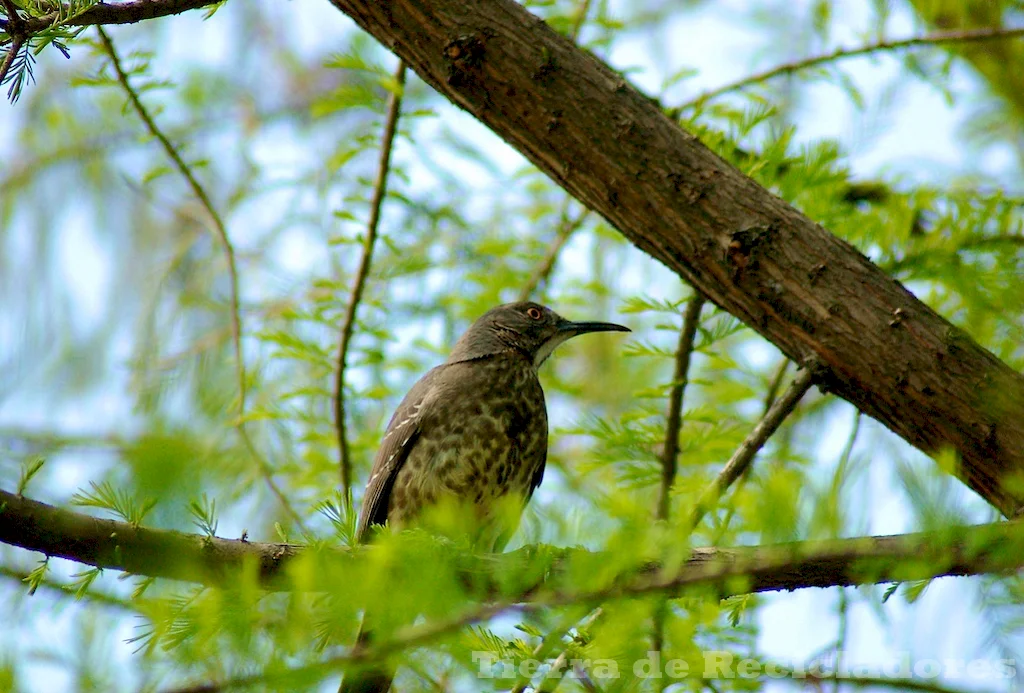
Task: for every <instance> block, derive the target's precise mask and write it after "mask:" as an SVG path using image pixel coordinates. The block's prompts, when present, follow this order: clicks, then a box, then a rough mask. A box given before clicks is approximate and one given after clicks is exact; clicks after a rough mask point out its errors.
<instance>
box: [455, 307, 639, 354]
mask: <svg viewBox="0 0 1024 693" xmlns="http://www.w3.org/2000/svg"><path fill="white" fill-rule="evenodd" d="M629 331H630V330H629V328H628V327H623V326H622V325H616V324H614V323H610V322H572V321H571V320H566V319H565V318H563V317H562V316H560V315H559V314H558V313H556V312H555V311H553V310H551V309H550V308H545V307H544V306H542V305H540V304H538V303H532V302H530V301H521V302H519V303H506V304H504V305H500V306H498V307H497V308H492V309H491V310H489V311H487V312H486V313H484V314H483V315H482V316H481V317H480V318H479V319H477V321H476V322H474V323H473V325H472V326H471V327H470V328H469V329H468V330H466V333H465V334H464V335H462V337H460V338H459V341H458V342H456V343H455V347H454V348H453V349H452V353H451V356H449V357H448V363H455V362H457V361H466V360H469V359H475V358H482V357H484V356H489V355H491V354H497V353H500V352H503V351H508V350H509V349H514V350H516V351H519V352H521V353H523V354H524V355H526V356H527V357H528V358H529V359H530V360H531V361H532V362H533V365H534V367H537V368H539V367H540V365H541V364H542V363H544V361H545V360H546V359H547V358H548V356H550V355H551V352H552V351H554V350H555V347H557V346H558V345H559V344H561V343H562V342H565V341H566V340H569V339H572V338H573V337H575V336H577V335H581V334H587V333H588V332H629Z"/></svg>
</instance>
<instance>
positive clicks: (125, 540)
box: [0, 491, 1024, 604]
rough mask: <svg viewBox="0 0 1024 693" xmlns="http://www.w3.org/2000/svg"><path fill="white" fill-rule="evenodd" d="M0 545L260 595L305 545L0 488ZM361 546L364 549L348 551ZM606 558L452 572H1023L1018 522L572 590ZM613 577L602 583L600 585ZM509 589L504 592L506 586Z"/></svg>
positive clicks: (531, 577)
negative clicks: (601, 578) (82, 507)
mask: <svg viewBox="0 0 1024 693" xmlns="http://www.w3.org/2000/svg"><path fill="white" fill-rule="evenodd" d="M0 542H3V543H5V544H11V545H13V546H20V547H22V548H25V549H29V550H32V551H39V552H42V553H44V554H46V555H47V556H57V557H60V558H66V559H68V560H72V561H77V562H79V563H84V564H87V565H92V566H96V567H99V568H109V569H115V570H123V571H127V572H131V573H135V574H137V575H143V576H151V577H161V578H171V579H175V580H183V581H187V582H194V583H199V584H205V585H211V586H221V585H224V584H226V583H231V582H233V581H234V580H236V579H237V575H238V573H239V572H240V571H244V570H247V569H251V568H250V566H253V567H255V575H256V576H257V579H258V582H259V584H260V585H261V586H262V587H264V588H265V589H268V590H292V589H296V587H295V584H294V583H293V581H292V580H291V579H290V577H289V573H288V568H289V566H290V565H292V564H293V562H295V561H297V560H299V559H300V558H301V557H303V555H304V554H305V552H306V551H307V549H305V548H304V547H301V546H296V545H294V544H273V543H264V542H250V541H244V540H241V539H237V540H231V539H220V538H215V537H205V536H201V535H196V534H186V533H183V532H175V531H170V530H158V529H147V528H143V527H133V526H131V525H129V524H127V523H124V522H118V521H115V520H103V519H98V518H95V517H91V516H88V515H84V514H81V513H76V512H72V511H69V510H64V509H62V508H56V507H54V506H52V505H48V504H46V503H40V502H39V501H34V500H31V499H28V498H25V497H23V496H18V495H16V494H13V493H9V492H6V491H0ZM360 550H361V551H372V550H373V547H369V548H364V549H360ZM317 557H318V558H319V560H321V561H324V563H323V564H321V565H322V567H323V570H317V571H313V572H314V574H315V575H317V576H319V578H320V579H321V580H322V584H320V583H317V582H313V583H308V582H307V583H304V585H303V586H304V587H305V588H308V589H324V590H330V589H337V585H338V583H337V581H336V580H335V578H334V577H333V575H332V571H331V570H330V565H331V564H332V563H334V564H337V563H338V562H340V561H346V560H353V559H356V560H358V556H353V554H352V552H349V551H344V550H337V551H320V552H319V553H318V554H317ZM608 560H609V558H608V557H607V556H605V555H603V554H601V553H599V552H588V551H586V550H583V549H553V548H550V547H537V546H527V547H524V548H522V549H519V550H517V551H512V552H510V553H507V554H498V555H492V556H482V557H478V558H475V559H472V560H469V561H467V563H466V565H465V572H464V575H465V577H466V578H467V584H469V583H472V584H473V585H474V587H476V588H479V589H480V590H481V591H482V593H483V595H484V596H486V595H487V594H490V595H497V594H502V595H504V598H505V599H506V600H507V599H508V598H509V597H510V596H511V597H512V598H513V599H515V600H518V599H523V600H526V601H533V600H537V601H538V602H539V603H541V604H544V603H562V602H569V601H573V600H575V599H580V600H595V601H600V600H602V599H604V598H608V597H615V596H621V595H630V594H643V593H655V592H663V593H671V594H674V593H677V592H678V591H679V590H681V589H683V588H694V587H702V588H706V589H709V590H711V591H713V592H714V593H715V594H717V595H719V596H727V595H730V594H740V593H747V592H770V591H777V590H795V589H801V588H807V587H835V586H846V585H860V584H873V583H879V582H891V581H894V580H921V579H928V578H932V577H938V576H945V575H976V574H982V573H1005V572H1012V571H1015V570H1019V569H1021V568H1022V567H1024V521H1020V520H1018V521H1014V522H1000V523H994V524H988V525H978V526H973V527H955V528H948V529H945V530H942V531H936V532H927V533H918V534H907V535H900V536H886V537H863V538H857V539H839V540H831V541H811V542H799V543H791V544H775V545H767V546H759V547H750V548H735V549H719V548H698V549H694V550H693V551H692V553H691V555H690V556H689V557H688V558H687V559H686V560H684V561H681V562H679V563H678V564H673V565H669V564H663V563H656V562H651V563H646V564H643V565H640V566H637V567H636V568H635V569H634V570H632V571H631V572H629V573H628V574H624V575H622V576H620V578H616V579H613V580H612V582H611V585H612V586H611V587H607V588H600V589H598V591H591V592H583V593H580V592H578V590H577V589H576V588H575V587H574V582H575V580H577V579H578V578H579V576H580V575H581V574H588V573H589V574H598V573H601V572H604V571H605V569H606V566H607V563H608ZM614 577H615V576H609V578H610V579H612V578H614ZM510 585H514V587H513V588H512V589H513V592H514V593H513V594H512V595H510V594H509V586H510Z"/></svg>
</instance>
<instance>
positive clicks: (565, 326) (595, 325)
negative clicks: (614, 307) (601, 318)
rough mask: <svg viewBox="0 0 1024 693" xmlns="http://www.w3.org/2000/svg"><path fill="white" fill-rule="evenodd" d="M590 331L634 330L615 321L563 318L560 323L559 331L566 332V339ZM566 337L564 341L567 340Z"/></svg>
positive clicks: (560, 332)
mask: <svg viewBox="0 0 1024 693" xmlns="http://www.w3.org/2000/svg"><path fill="white" fill-rule="evenodd" d="M588 332H632V330H631V329H629V328H628V327H623V326H622V325H616V324H615V323H613V322H572V321H571V320H563V321H562V322H560V323H558V333H559V334H560V335H561V334H565V335H566V337H565V339H569V338H570V337H575V336H576V335H580V334H587V333H588ZM565 339H563V340H562V341H565Z"/></svg>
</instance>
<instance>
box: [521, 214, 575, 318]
mask: <svg viewBox="0 0 1024 693" xmlns="http://www.w3.org/2000/svg"><path fill="white" fill-rule="evenodd" d="M568 204H569V200H568V199H566V209H565V210H563V212H562V218H561V220H560V221H559V223H558V230H557V231H556V232H555V239H554V240H553V241H552V242H551V246H550V247H549V248H548V252H547V253H546V254H545V255H544V257H543V259H541V261H540V262H539V263H538V264H537V267H536V268H535V269H534V270H533V274H531V275H530V278H529V279H527V280H526V284H524V285H523V288H522V290H521V291H520V292H519V300H520V301H526V300H528V299H529V298H530V296H531V295H532V294H533V292H534V291H536V290H537V287H539V286H540V285H541V284H543V283H544V282H546V281H547V280H548V277H550V276H551V272H552V271H554V269H555V263H556V262H558V256H559V254H560V253H561V252H562V248H564V247H565V244H566V243H568V242H569V239H570V238H571V237H572V235H573V234H574V233H576V232H577V231H578V230H579V229H580V227H581V226H583V224H584V222H586V220H587V218H588V217H589V216H590V210H589V209H587V208H586V207H584V208H583V210H582V211H580V213H579V214H577V215H576V217H575V218H573V219H570V218H569V210H568Z"/></svg>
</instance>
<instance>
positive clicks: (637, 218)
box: [331, 0, 1024, 516]
mask: <svg viewBox="0 0 1024 693" xmlns="http://www.w3.org/2000/svg"><path fill="white" fill-rule="evenodd" d="M331 3H332V4H333V5H334V6H335V7H337V8H338V9H339V10H341V11H342V12H344V13H345V14H347V15H348V16H350V17H351V18H352V19H354V20H355V22H356V23H357V24H358V25H359V26H360V27H361V28H363V29H364V30H365V31H367V32H368V33H370V34H372V35H373V36H374V37H376V38H377V39H378V40H379V41H380V42H381V43H382V44H384V45H385V46H386V47H388V48H389V49H391V50H393V51H394V52H395V53H396V54H398V56H399V57H400V58H402V59H403V60H405V61H406V62H407V63H408V64H409V65H410V67H411V68H412V69H414V70H415V71H416V72H417V74H418V75H419V76H420V77H421V78H422V79H423V80H425V81H426V82H427V83H428V84H430V85H431V86H432V87H433V88H435V89H436V90H437V91H439V92H440V93H442V94H443V95H445V96H446V97H447V98H449V99H450V100H451V101H452V102H453V103H455V104H456V105H458V106H459V107H461V108H463V109H465V110H466V111H468V112H469V113H471V114H473V115H474V116H475V117H476V118H478V119H479V120H480V121H481V122H483V123H484V124H486V125H487V126H488V127H490V128H491V129H492V130H493V131H494V132H495V133H497V134H498V135H500V136H501V137H502V138H503V139H505V140H506V141H507V142H509V143H510V144H511V145H512V146H513V147H515V148H516V149H517V150H519V151H520V152H521V153H522V154H523V155H524V156H526V157H527V158H528V159H529V160H530V161H532V162H533V163H534V164H535V165H537V166H538V167H539V168H540V169H541V170H543V171H544V172H545V173H547V174H548V175H549V176H551V177H552V178H553V179H554V180H555V181H556V182H557V183H558V184H559V185H561V186H562V187H564V188H565V189H566V190H567V191H569V192H570V193H571V194H573V195H574V196H576V197H577V198H578V199H579V200H580V201H581V202H582V203H583V204H585V205H586V206H587V207H589V208H591V209H593V210H595V211H597V212H599V213H600V214H602V215H603V216H604V217H605V218H606V219H607V220H608V221H609V222H610V223H611V224H613V225H614V226H615V227H616V228H618V229H619V231H620V232H622V234H623V235H625V236H626V237H627V238H628V239H629V240H630V241H632V242H633V243H634V244H635V245H636V246H637V247H639V248H640V249H641V250H643V251H645V252H646V253H648V254H650V255H651V256H652V257H654V258H656V259H657V260H659V261H661V262H662V263H664V264H665V265H666V266H668V267H669V268H671V269H672V270H673V271H675V272H676V273H677V274H678V275H679V276H680V277H681V278H682V279H683V280H685V281H686V282H688V283H689V284H691V285H692V286H693V287H695V288H696V289H697V290H698V291H700V292H701V293H702V294H704V295H705V296H706V297H708V298H709V299H710V300H711V301H713V302H714V303H715V304H717V305H718V306H720V307H722V308H723V309H725V310H727V311H729V312H730V313H732V314H733V315H735V316H737V317H738V318H740V319H741V320H743V321H744V322H745V323H746V324H747V325H749V326H750V327H752V328H753V329H755V330H756V331H757V332H759V333H760V334H761V335H763V336H764V337H765V338H766V339H768V340H770V341H771V342H772V343H773V344H775V345H776V346H777V347H778V348H779V349H780V350H782V352H783V353H785V354H786V355H787V356H788V357H789V358H791V359H793V360H794V361H796V362H797V363H804V362H805V361H807V360H809V359H811V358H813V359H816V360H817V361H818V362H820V363H821V364H822V366H823V368H824V370H825V371H826V373H825V375H826V376H827V377H826V378H825V379H824V381H823V382H822V381H819V382H822V384H821V385H819V387H822V389H827V390H830V391H834V392H835V393H836V394H838V395H839V396H841V397H843V398H844V399H846V400H848V401H849V402H851V403H852V404H854V405H855V406H856V407H858V408H859V409H860V410H861V411H863V412H864V413H866V414H868V415H869V416H871V417H873V418H875V419H877V420H878V421H881V422H882V423H884V424H885V425H886V426H888V427H889V428H890V429H891V430H893V431H894V432H895V433H897V434H898V435H899V436H901V437H902V438H903V439H905V440H906V441H908V442H909V443H910V444H912V445H914V446H915V447H917V448H919V449H921V450H923V451H925V452H927V453H930V454H935V453H938V452H939V451H941V450H943V449H947V448H952V449H954V450H955V451H956V452H957V453H959V455H960V457H961V459H962V464H961V466H960V467H959V469H958V470H957V473H958V476H959V477H960V478H961V479H962V480H963V481H964V482H965V483H967V484H968V485H969V486H970V487H971V488H972V489H974V490H975V491H976V492H977V493H979V494H980V495H981V496H982V497H984V498H985V499H986V500H988V501H989V502H990V503H992V504H993V505H994V506H995V507H997V508H998V509H999V510H1000V511H1002V512H1003V513H1004V514H1005V515H1007V516H1016V515H1017V514H1018V513H1019V512H1020V511H1021V510H1022V509H1024V377H1022V376H1021V375H1020V374H1019V373H1016V372H1015V371H1013V370H1012V369H1010V368H1009V367H1008V366H1007V365H1006V364H1004V363H1002V362H1001V361H999V360H998V359H997V358H996V357H995V356H994V355H992V354H991V353H990V352H988V351H986V350H985V349H984V348H982V347H981V346H979V345H978V344H977V343H975V342H974V341H973V340H972V339H971V338H970V337H969V336H967V335H966V334H964V333H963V332H962V331H960V330H958V329H957V328H955V327H954V326H952V325H951V324H950V323H949V322H947V321H946V320H945V319H943V318H942V317H941V316H939V315H938V314H936V313H935V312H934V311H933V310H931V309H930V308H929V307H928V306H926V305H925V304H923V303H922V302H921V301H919V300H917V299H916V298H915V297H914V296H913V294H911V293H910V292H909V291H907V289H905V288H904V287H903V286H902V285H901V284H900V283H899V282H897V281H895V280H893V279H892V278H890V277H889V276H887V275H886V274H885V273H884V272H883V271H882V270H881V269H879V268H878V267H877V266H875V265H874V264H872V263H871V262H870V261H869V260H868V259H867V258H866V257H865V256H864V255H862V254H861V253H860V252H859V251H858V250H857V249H855V248H854V247H853V246H851V245H850V244H848V243H846V242H845V241H843V240H841V239H839V238H837V237H836V236H834V235H832V234H831V233H829V232H828V231H826V230H825V229H824V228H822V227H821V226H819V225H818V224H816V223H815V222H814V221H812V220H811V219H809V218H807V217H806V216H804V215H803V214H801V213H800V212H799V211H797V210H796V209H794V208H793V207H791V206H789V205H788V204H786V203H785V202H784V201H782V200H781V199H779V198H778V197H776V196H774V195H773V194H771V193H770V192H768V191H767V190H766V189H765V188H763V187H761V186H760V185H758V184H757V183H756V182H754V181H753V180H751V179H750V178H748V177H746V176H744V175H743V174H742V173H741V172H739V171H738V170H736V169H735V168H733V167H732V166H730V165H729V164H727V163H726V162H724V161H723V160H722V159H720V158H719V157H718V156H716V155H715V154H714V153H712V152H711V151H710V150H708V149H707V148H706V147H705V146H704V145H702V144H701V143H700V142H699V141H698V140H697V139H696V138H695V137H694V136H693V135H691V134H689V133H687V132H686V131H684V130H682V129H681V128H679V126H678V125H676V124H675V123H674V122H673V121H671V120H670V119H669V118H668V117H666V116H665V115H664V114H663V113H662V112H661V110H660V109H659V107H658V106H657V104H655V103H654V102H652V101H651V100H650V99H648V98H647V97H645V96H644V95H642V94H641V93H639V92H638V91H637V90H635V89H634V88H633V87H631V86H630V85H629V83H628V82H627V81H626V80H625V79H624V78H623V77H622V76H621V75H619V74H617V73H616V72H614V71H613V70H612V69H611V68H609V67H608V66H607V65H605V64H604V63H603V62H601V61H600V60H599V59H597V58H596V57H594V56H593V55H591V54H589V53H587V52H585V51H583V50H581V49H579V48H577V47H576V46H575V45H574V44H573V43H572V41H570V40H569V39H568V38H566V37H564V36H561V35H559V34H558V33H556V32H555V31H554V30H552V29H551V28H550V27H548V26H547V25H546V24H545V23H544V22H543V21H542V20H540V19H539V18H537V17H535V16H534V15H532V14H530V13H529V12H528V11H527V10H526V9H524V8H523V7H522V6H520V5H519V4H517V3H515V2H513V1H512V0H459V1H458V2H455V1H454V0H391V1H389V2H363V1H362V0H331Z"/></svg>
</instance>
